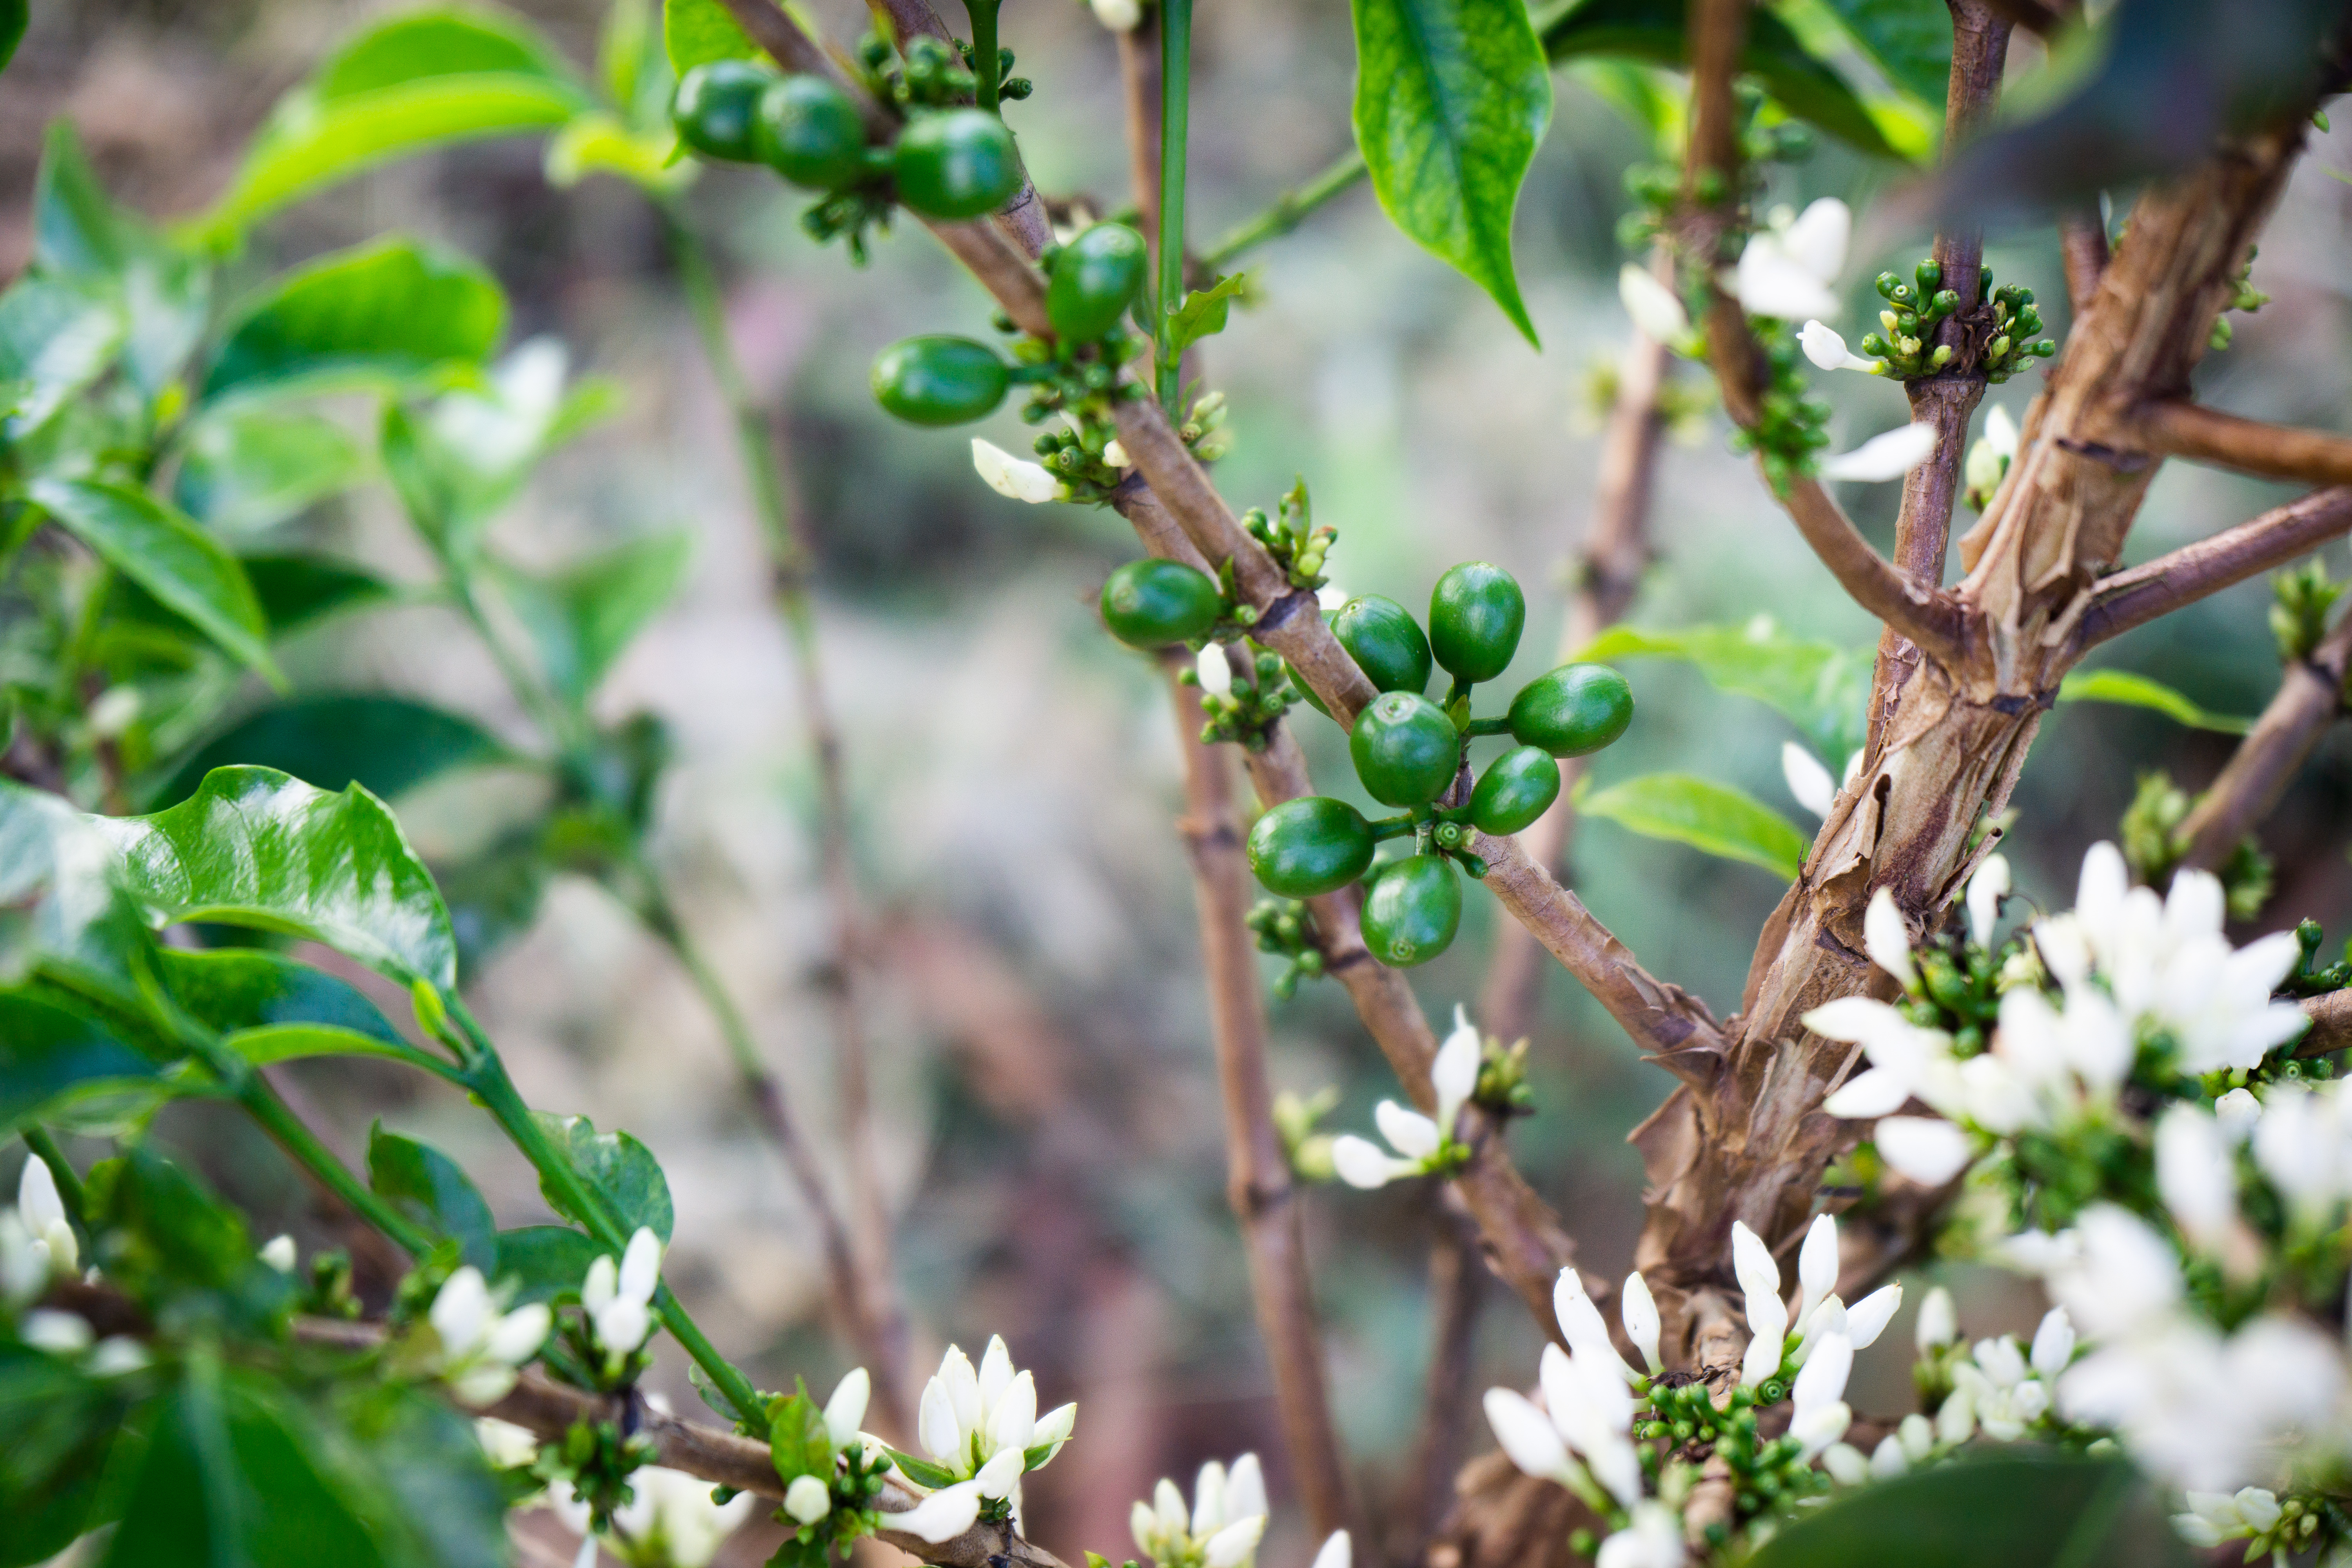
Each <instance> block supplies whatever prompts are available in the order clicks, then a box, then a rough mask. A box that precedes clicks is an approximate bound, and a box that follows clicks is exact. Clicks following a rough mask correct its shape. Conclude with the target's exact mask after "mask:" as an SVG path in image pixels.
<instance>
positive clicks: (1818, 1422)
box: [1789, 1333, 1853, 1459]
mask: <svg viewBox="0 0 2352 1568" xmlns="http://www.w3.org/2000/svg"><path fill="white" fill-rule="evenodd" d="M1852 1374H1853V1341H1851V1340H1849V1339H1847V1338H1846V1337H1845V1336H1844V1335H1843V1334H1835V1333H1833V1334H1830V1335H1827V1336H1826V1337H1824V1338H1823V1339H1822V1342H1821V1344H1820V1345H1819V1346H1818V1347H1817V1348H1816V1349H1815V1350H1814V1352H1813V1353H1812V1354H1811V1356H1808V1357H1807V1358H1806V1360H1805V1364H1804V1366H1803V1367H1802V1368H1801V1369H1800V1370H1799V1372H1798V1373H1797V1381H1796V1383H1795V1384H1794V1386H1793V1387H1792V1388H1791V1389H1790V1398H1791V1399H1792V1400H1793V1401H1794V1402H1795V1405H1796V1409H1795V1413H1794V1414H1793V1415H1790V1418H1789V1435H1790V1436H1792V1437H1794V1438H1796V1439H1797V1440H1798V1441H1799V1442H1801V1443H1802V1444H1803V1445H1804V1457H1805V1458H1807V1459H1811V1458H1813V1457H1814V1456H1815V1455H1817V1454H1819V1453H1820V1452H1821V1451H1822V1449H1823V1448H1826V1447H1829V1446H1830V1445H1831V1444H1832V1443H1834V1442H1836V1441H1837V1440H1838V1439H1839V1438H1840V1437H1843V1436H1845V1432H1846V1428H1847V1427H1848V1426H1852V1425H1853V1410H1852V1409H1850V1408H1848V1406H1847V1405H1846V1404H1845V1385H1846V1379H1847V1378H1848V1377H1850V1376H1851V1375H1852Z"/></svg>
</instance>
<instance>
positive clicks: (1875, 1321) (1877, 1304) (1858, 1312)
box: [1845, 1284, 1903, 1351]
mask: <svg viewBox="0 0 2352 1568" xmlns="http://www.w3.org/2000/svg"><path fill="white" fill-rule="evenodd" d="M1902 1307H1903V1287H1902V1286H1901V1285H1899V1284H1898V1285H1881V1286H1880V1287H1879V1288H1878V1289H1875V1290H1873V1291H1872V1292H1871V1293H1870V1294H1869V1295H1867V1296H1864V1298H1863V1299H1862V1300H1859V1301H1856V1302H1855V1303H1854V1304H1853V1306H1851V1307H1849V1308H1847V1309H1846V1314H1845V1325H1846V1334H1847V1336H1848V1337H1849V1338H1850V1339H1852V1340H1853V1348H1854V1349H1856V1350H1858V1351H1866V1350H1868V1349H1869V1348H1870V1347H1871V1346H1873V1345H1874V1344H1876V1343H1877V1342H1878V1336H1879V1335H1881V1334H1883V1333H1885V1331H1886V1325H1887V1324H1888V1323H1890V1322H1892V1321H1895V1313H1896V1312H1897V1311H1899V1310H1902Z"/></svg>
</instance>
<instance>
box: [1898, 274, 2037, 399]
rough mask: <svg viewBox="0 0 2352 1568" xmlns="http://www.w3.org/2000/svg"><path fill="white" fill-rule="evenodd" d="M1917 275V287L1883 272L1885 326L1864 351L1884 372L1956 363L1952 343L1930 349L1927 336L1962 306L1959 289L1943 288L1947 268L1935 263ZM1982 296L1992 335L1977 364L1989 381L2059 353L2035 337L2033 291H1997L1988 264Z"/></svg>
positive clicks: (1916, 372)
mask: <svg viewBox="0 0 2352 1568" xmlns="http://www.w3.org/2000/svg"><path fill="white" fill-rule="evenodd" d="M1912 278H1913V280H1914V283H1916V287H1914V285H1913V283H1906V282H1904V281H1903V279H1900V278H1898V277H1896V276H1895V274H1894V273H1892V272H1882V273H1880V274H1879V275H1878V292H1879V295H1880V297H1881V298H1883V299H1885V300H1886V309H1885V310H1881V311H1880V312H1879V313H1878V321H1879V324H1880V325H1881V326H1883V327H1885V329H1886V330H1885V332H1883V333H1881V332H1872V333H1869V334H1868V335H1866V336H1865V337H1864V339H1863V340H1862V352H1863V353H1865V354H1867V355H1869V356H1870V357H1871V358H1873V359H1876V360H1880V361H1883V362H1884V363H1885V366H1886V372H1885V374H1889V375H1892V376H1895V377H1898V378H1902V379H1916V378H1917V377H1919V376H1923V375H1933V374H1936V373H1937V371H1939V370H1942V369H1943V368H1944V367H1945V366H1946V365H1948V364H1949V363H1952V345H1951V344H1949V343H1938V344H1937V345H1936V346H1935V347H1933V348H1929V347H1928V346H1927V335H1928V333H1929V332H1930V331H1933V330H1934V328H1935V325H1936V323H1937V322H1938V321H1942V320H1943V319H1944V318H1945V317H1947V316H1949V315H1950V314H1952V312H1953V311H1955V310H1958V309H1959V308H1960V296H1959V294H1958V291H1957V290H1954V289H1947V288H1945V287H1944V286H1943V285H1944V269H1943V268H1942V267H1940V266H1938V265H1937V263H1936V262H1934V261H1932V260H1928V261H1923V262H1921V263H1919V265H1918V266H1917V267H1916V268H1914V269H1913V272H1912ZM1977 298H1978V299H1979V300H1985V301H1987V302H1988V305H1989V308H1990V310H1991V312H1992V321H1991V322H1990V332H1991V336H1990V338H1989V339H1988V340H1987V341H1986V342H1985V346H1984V353H1983V354H1982V356H1981V357H1980V358H1979V360H1978V362H1977V368H1978V369H1979V370H1981V371H1983V372H1984V374H1985V379H1986V380H1987V381H1989V382H1991V383H1993V384H1996V385H1998V384H2000V383H2001V382H2004V381H2007V380H2008V379H2009V378H2010V377H2011V376H2012V375H2015V374H2017V373H2018V372H2019V371H2021V370H2023V369H2025V368H2026V367H2027V366H2028V365H2030V364H2032V363H2033V362H2034V361H2035V360H2037V359H2048V358H2049V357H2050V356H2051V355H2052V354H2054V353H2057V352H2058V345H2057V344H2056V343H2054V342H2051V341H2050V340H2049V339H2048V338H2037V337H2036V336H2035V335H2034V334H2036V333H2037V332H2039V331H2042V312H2041V311H2040V310H2036V309H2035V308H2034V305H2033V290H2032V289H2028V288H2026V287H2024V286H2023V285H2022V284H2018V283H2005V284H2003V285H2002V286H2001V287H2000V288H1999V289H1995V288H1994V287H1993V286H1992V268H1990V267H1983V268H1978V270H1977Z"/></svg>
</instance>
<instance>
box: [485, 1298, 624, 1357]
mask: <svg viewBox="0 0 2352 1568" xmlns="http://www.w3.org/2000/svg"><path fill="white" fill-rule="evenodd" d="M554 1326H555V1315H554V1313H553V1312H552V1311H551V1310H549V1308H548V1306H547V1304H546V1303H545V1302H544V1301H534V1302H532V1303H531V1304H530V1306H527V1307H518V1308H516V1309H515V1310H513V1311H511V1312H509V1313H507V1314H506V1315H505V1316H504V1317H502V1318H500V1319H499V1321H498V1326H497V1327H496V1328H493V1329H492V1330H491V1331H489V1334H488V1338H486V1339H485V1340H484V1341H483V1343H482V1353H483V1354H484V1355H486V1356H488V1357H489V1358H490V1359H491V1360H492V1361H502V1362H504V1363H507V1364H508V1365H509V1366H520V1365H521V1364H522V1363H525V1362H527V1361H529V1360H530V1358H531V1357H533V1356H535V1355H537V1354H538V1353H539V1347H540V1346H541V1345H543V1344H545V1343H546V1342H547V1331H549V1330H550V1329H551V1328H553V1327H554ZM638 1343H639V1344H642V1343H644V1341H643V1340H639V1341H638ZM630 1348H631V1349H633V1350H634V1349H635V1346H634V1345H633V1346H631V1347H630Z"/></svg>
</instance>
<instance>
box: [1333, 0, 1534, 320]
mask: <svg viewBox="0 0 2352 1568" xmlns="http://www.w3.org/2000/svg"><path fill="white" fill-rule="evenodd" d="M1351 5H1352V8H1353V10H1354V13H1355V18H1356V101H1355V126H1356V145H1357V146H1358V147H1360V148H1361V149H1362V150H1363V154H1364V163H1365V164H1366V166H1367V167H1368V168H1370V171H1371V176H1372V188H1373V190H1374V191H1376V192H1377V193H1378V194H1379V195H1380V198H1381V207H1382V208H1384V209H1385V210H1386V211H1387V213H1388V215H1389V217H1390V218H1391V220H1392V221H1393V222H1394V223H1395V224H1396V226H1397V227H1399V228H1401V229H1402V230H1403V231H1404V232H1405V234H1406V235H1407V236H1409V237H1412V239H1413V240H1415V241H1417V242H1418V243H1419V244H1421V245H1422V246H1423V247H1425V248H1426V249H1428V250H1429V251H1430V252H1431V254H1433V255H1434V256H1436V257H1437V258H1439V259H1440V260H1443V261H1444V262H1446V263H1447V264H1449V265H1450V266H1452V267H1454V268H1456V269H1458V270H1459V271H1460V272H1461V273H1462V274H1463V275H1464V276H1465V277H1466V278H1468V279H1470V280H1471V281H1472V282H1474V283H1475V284H1477V285H1478V286H1479V287H1480V288H1482V289H1486V292H1487V293H1488V294H1490V295H1492V296H1494V300H1495V303H1496V304H1497V305H1499V306H1501V307H1502V308H1503V313H1504V314H1505V315H1506V316H1508V317H1509V318H1510V319H1511V322H1512V324H1513V325H1514V326H1516V327H1517V328H1518V329H1519V331H1521V332H1522V333H1524V334H1525V335H1526V337H1527V339H1528V342H1531V343H1532V342H1535V341H1536V330H1535V324H1534V323H1533V322H1531V321H1528V312H1527V307H1526V306H1525V305H1524V304H1522V303H1521V302H1520V300H1519V284H1518V279H1517V275H1516V273H1515V272H1514V271H1513V269H1512V265H1511V215H1512V213H1513V211H1514V210H1515V209H1516V208H1517V205H1518V200H1519V185H1520V183H1521V182H1522V181H1523V180H1525V179H1526V178H1527V173H1528V164H1529V163H1531V162H1532V161H1533V160H1534V158H1535V152H1536V146H1537V143H1538V142H1541V141H1542V140H1543V133H1544V128H1545V127H1546V126H1548V125H1549V124H1550V122H1551V73H1550V72H1549V70H1548V69H1546V68H1545V64H1544V51H1543V47H1542V46H1541V45H1540V44H1538V42H1537V40H1536V34H1535V29H1534V27H1533V26H1530V25H1529V22H1528V8H1527V5H1526V0H1351Z"/></svg>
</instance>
